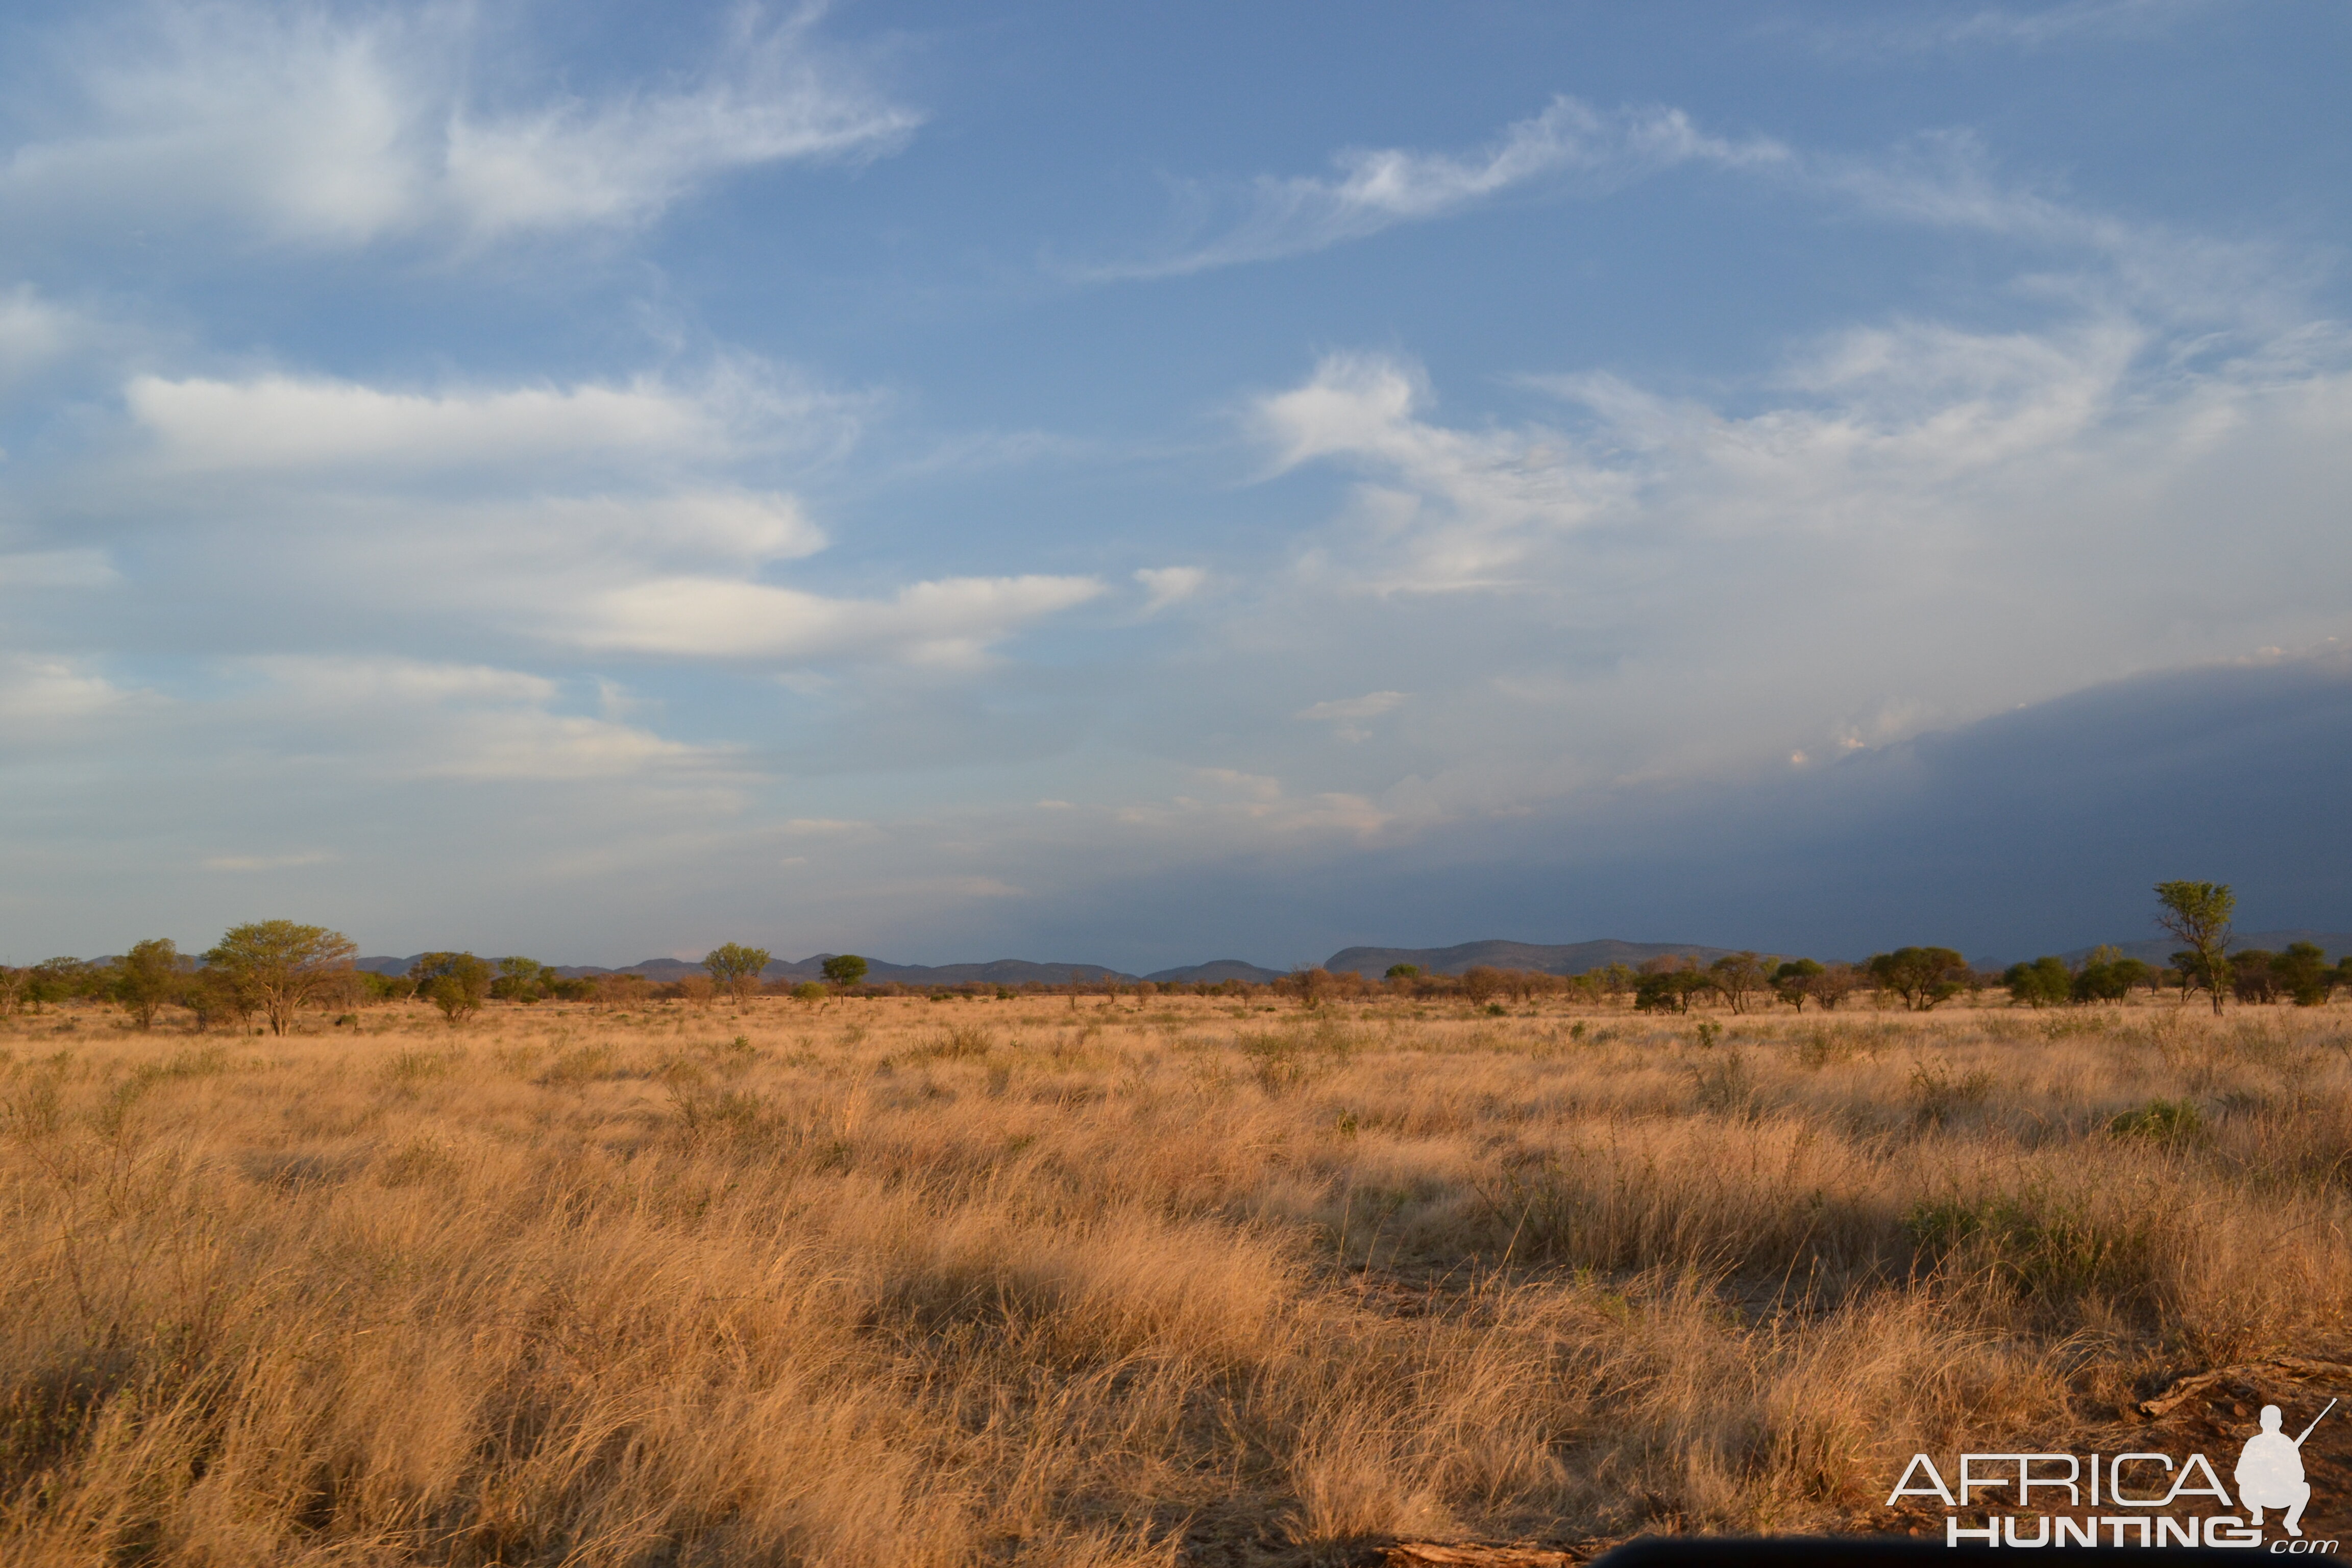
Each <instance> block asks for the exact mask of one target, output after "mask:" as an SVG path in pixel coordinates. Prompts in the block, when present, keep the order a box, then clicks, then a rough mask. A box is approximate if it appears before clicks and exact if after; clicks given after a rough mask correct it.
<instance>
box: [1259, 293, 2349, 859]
mask: <svg viewBox="0 0 2352 1568" xmlns="http://www.w3.org/2000/svg"><path fill="white" fill-rule="evenodd" d="M2201 347H2202V349H2203V352H2204V357H2202V358H2200V359H2199V360H2196V361H2187V360H2185V359H2184V356H2183V355H2182V353H2180V352H2179V351H2180V340H2179V334H2177V333H2176V332H2174V331H2170V330H2168V329H2167V328H2166V327H2164V326H2163V325H2162V324H2161V323H2157V322H2150V321H2143V320H2136V319H2134V318H2132V317H2129V316H2127V315H2125V314H2121V313H2114V312H2111V313H2105V314H2099V315H2094V316H2089V317H2085V318H2082V319H2079V320H2077V321H2074V322H2072V323H2071V324H2067V325H2063V326H2059V327H2053V328H2050V329H2047V330H2044V331H2039V332H2023V331H2012V332H1970V331H1962V330H1960V329H1958V328H1954V327H1950V326H1947V325H1942V324H1938V323H1933V322H1922V321H1894V322H1891V323H1887V324H1884V325H1879V326H1874V327H1871V328H1866V329H1856V330H1853V331H1846V332H1841V333H1835V334H1832V335H1830V336H1829V337H1827V338H1825V339H1823V340H1822V341H1821V342H1818V343H1816V344H1814V345H1812V346H1811V348H1809V349H1807V350H1806V351H1804V352H1802V353H1800V354H1798V355H1797V356H1795V357H1794V358H1793V359H1792V360H1791V362H1790V363H1789V364H1788V365H1787V366H1786V367H1785V368H1784V369H1783V370H1782V371H1780V373H1779V374H1777V375H1776V376H1774V377H1772V378H1770V379H1769V380H1766V381H1761V382H1758V383H1755V384H1749V385H1748V386H1745V387H1742V388H1740V389H1738V391H1737V392H1736V393H1735V394H1733V396H1735V397H1737V398H1738V400H1739V402H1740V403H1741V404H1743V405H1745V406H1743V407H1741V408H1740V409H1739V410H1738V411H1737V412H1735V411H1731V410H1728V409H1726V408H1723V407H1718V406H1715V405H1710V404H1708V403H1704V402H1699V401H1696V400H1693V399H1688V398H1675V397H1668V396H1664V395H1658V394H1655V393H1653V392H1650V391H1647V390H1645V389H1643V388H1640V387H1636V386H1633V385H1631V384H1627V383H1625V382H1623V381H1622V380H1618V379H1614V378H1611V377H1607V376H1601V375H1591V374H1587V375H1579V376H1564V377H1556V378H1550V379H1548V380H1542V381H1539V382H1538V383H1537V384H1539V385H1541V386H1543V387H1545V388H1547V389H1548V390H1550V391H1552V392H1554V393H1555V394H1557V395H1559V396H1561V397H1562V398H1563V399H1565V400H1567V401H1569V402H1570V403H1572V404H1573V405H1575V412H1576V413H1577V415H1578V416H1579V417H1578V418H1576V419H1574V420H1569V421H1562V422H1559V423H1557V424H1555V423H1531V424H1527V425H1523V426H1516V427H1512V426H1479V427H1469V428H1465V427H1460V426H1453V425H1449V424H1447V423H1444V422H1443V421H1442V420H1440V419H1439V418H1438V417H1437V416H1436V415H1435V413H1434V411H1433V398H1432V396H1431V395H1430V392H1429V389H1428V387H1427V386H1426V384H1425V382H1424V379H1423V376H1422V375H1421V374H1420V372H1419V371H1418V370H1417V369H1416V368H1415V367H1413V366H1412V365H1411V364H1410V363H1400V362H1397V361H1395V360H1392V359H1390V358H1387V357H1384V356H1379V355H1353V356H1347V355H1343V356H1335V357H1333V358H1332V359H1329V360H1327V361H1326V362H1325V363H1323V364H1321V365H1319V366H1318V368H1317V369H1316V371H1315V372H1314V374H1312V375H1310V376H1309V377H1308V378H1307V380H1306V381H1305V382H1304V383H1302V384H1299V385H1297V386H1296V387H1293V388H1291V389H1289V390H1287V391H1285V392H1282V393H1279V394H1276V395H1271V396H1268V397H1265V398H1264V399H1261V400H1260V401H1259V402H1258V403H1257V404H1256V405H1255V408H1254V422H1255V428H1256V429H1257V431H1258V433H1259V434H1260V436H1261V437H1262V438H1263V439H1264V441H1265V444H1266V446H1267V447H1268V449H1269V450H1270V451H1271V452H1272V454H1273V455H1274V458H1275V462H1276V469H1277V471H1279V470H1282V469H1287V468H1294V467H1297V466H1300V465H1309V464H1311V465H1318V466H1321V465H1328V466H1330V467H1333V468H1337V469H1339V471H1340V472H1341V473H1342V474H1343V475H1345V476H1346V477H1347V479H1349V481H1350V486H1351V488H1350V489H1349V494H1348V499H1347V500H1346V501H1345V503H1344V504H1343V506H1342V507H1341V509H1340V510H1339V513H1338V515H1337V516H1336V517H1335V518H1334V519H1333V521H1332V523H1331V525H1330V527H1329V528H1328V531H1325V532H1324V533H1323V535H1322V536H1321V537H1320V538H1317V539H1311V540H1309V541H1307V542H1306V543H1305V545H1304V547H1303V548H1302V549H1301V550H1300V551H1299V552H1298V554H1297V562H1296V570H1295V572H1294V573H1293V574H1291V575H1290V578H1289V580H1288V582H1287V584H1285V585H1284V587H1283V588H1282V590H1281V591H1280V592H1278V593H1271V594H1269V595H1268V597H1267V602H1266V606H1265V616H1266V617H1267V620H1266V624H1265V626H1250V627H1247V628H1245V629H1243V630H1238V631H1237V630H1236V629H1235V628H1234V627H1230V626H1229V627H1226V628H1223V629H1222V632H1221V635H1223V637H1227V638H1228V639H1231V640H1234V641H1235V642H1237V643H1239V644H1241V645H1242V646H1244V647H1248V648H1250V649H1251V650H1252V651H1251V653H1250V654H1249V656H1248V657H1250V658H1254V659H1259V660H1262V659H1263V658H1265V654H1264V651H1263V649H1264V648H1265V647H1274V646H1279V647H1320V646H1323V645H1324V644H1327V643H1331V644H1332V646H1334V647H1346V648H1349V649H1351V650H1353V656H1352V658H1340V657H1336V656H1335V657H1333V658H1330V659H1329V660H1328V662H1326V663H1325V664H1324V665H1323V666H1322V668H1325V669H1327V670H1337V669H1342V668H1355V669H1358V670H1371V671H1381V670H1385V669H1396V670H1400V671H1402V670H1412V671H1414V672H1416V673H1417V674H1419V675H1421V676H1422V677H1423V679H1445V678H1446V677H1447V676H1448V675H1449V673H1451V674H1452V675H1453V676H1454V679H1455V681H1456V685H1457V687H1458V693H1457V695H1456V696H1454V698H1453V699H1452V700H1449V701H1448V702H1447V703H1446V704H1445V705H1444V707H1443V708H1442V709H1436V708H1433V709H1431V710H1427V711H1424V712H1417V714H1416V722H1415V724H1414V726H1413V733H1412V736H1411V737H1409V738H1408V737H1397V738H1396V744H1397V745H1404V744H1408V743H1409V744H1411V745H1412V746H1414V747H1416V748H1425V751H1422V752H1404V753H1402V754H1400V756H1399V758H1398V761H1397V762H1396V763H1392V764H1391V765H1392V766H1399V767H1402V766H1404V765H1406V764H1405V762H1404V759H1405V758H1406V757H1409V756H1412V755H1425V756H1426V757H1427V758H1428V760H1429V763H1430V765H1431V766H1432V767H1433V770H1434V771H1433V772H1431V773H1424V774H1419V775H1410V776H1407V777H1404V778H1402V779H1400V780H1399V781H1398V782H1397V783H1396V784H1393V785H1391V787H1390V788H1389V789H1388V790H1386V791H1385V792H1381V793H1375V794H1373V795H1370V798H1371V799H1372V800H1373V801H1374V802H1375V804H1376V805H1379V806H1380V808H1381V809H1382V810H1384V811H1390V812H1394V813H1397V814H1399V815H1400V816H1403V817H1408V818H1411V817H1415V816H1417V815H1418V814H1421V813H1423V812H1424V811H1436V812H1439V813H1441V814H1444V813H1448V812H1457V811H1467V810H1476V811H1488V810H1500V809H1507V808H1509V807H1510V806H1511V805H1512V804H1513V803H1514V802H1525V801H1528V800H1533V799H1541V798H1545V797H1547V796H1552V795H1559V794H1561V793H1564V792H1570V793H1572V792H1573V791H1575V790H1578V789H1582V788H1587V787H1597V786H1603V785H1606V784H1609V783H1611V782H1612V781H1613V780H1622V779H1627V778H1634V777H1640V778H1654V779H1663V778H1669V777H1674V776H1677V775H1679V774H1686V773H1690V772H1693V771H1698V772H1705V771H1707V770H1710V769H1714V768H1717V767H1721V766H1725V765H1729V764H1730V763H1731V760H1732V759H1735V758H1740V757H1750V758H1760V757H1771V758H1774V759H1785V758H1786V757H1788V756H1789V755H1790V752H1792V751H1797V752H1805V753H1807V754H1809V755H1822V754H1826V753H1833V752H1836V751H1838V750H1841V749H1852V747H1853V745H1855V744H1857V743H1858V744H1864V745H1870V746H1876V745H1880V744H1883V743H1885V742H1888V741H1891V740H1895V739H1899V738H1901V737H1903V736H1905V735H1908V734H1914V733H1916V732H1918V731H1921V730H1922V729H1925V728H1931V727H1935V726H1937V725H1941V724H1948V723H1952V722H1957V721H1962V720H1965V719H1968V718H1971V717H1975V716H1978V715H1979V714H1982V713H1985V712H1989V711H1991V710H1994V709H1996V708H2005V707H2007V706H2009V705H2011V704H2012V703H2014V702H2015V701H2017V700H2020V699H2021V698H2022V699H2029V700H2030V699H2035V698H2041V697H2046V696H2053V695H2055V694H2057V693H2058V692H2060V691H2063V690H2065V689H2071V688H2073V687H2075V686H2079V685H2082V684H2084V683H2085V682H2087V681H2090V680H2095V679H2108V678H2113V677H2116V676H2121V675H2125V674H2129V673H2132V672H2135V671H2137V670H2143V669H2149V668H2166V667H2170V666H2174V665H2178V664H2179V663H2180V662H2182V661H2183V660H2187V659H2195V658H2220V657H2225V656H2226V655H2228V654H2229V653H2231V652H2232V651H2234V650H2236V649H2239V648H2242V647H2251V646H2257V645H2260V644H2266V643H2300V642H2307V641H2313V640H2316V639H2317V638H2318V637H2323V636H2325V635H2327V634H2329V633H2334V632H2338V631H2340V628H2341V616H2342V608H2341V603H2340V595H2337V594H2336V593H2335V592H2334V591H2333V590H2332V589H2331V587H2330V586H2329V584H2331V583H2332V582H2334V581H2335V579H2334V578H2333V577H2331V576H2330V575H2329V574H2328V573H2327V572H2325V571H2323V572H2320V573H2318V574H2316V575H2308V574H2295V573H2294V572H2292V571H2283V570H2282V566H2281V563H2285V562H2304V563H2311V564H2313V565H2316V564H2317V563H2322V562H2329V561H2340V560H2341V557H2342V543H2341V536H2340V522H2339V521H2337V509H2336V508H2335V505H2334V502H2332V501H2331V500H2329V499H2328V498H2329V497H2331V496H2340V494H2341V493H2342V489H2343V488H2344V487H2346V486H2352V334H2347V333H2346V332H2344V331H2340V330H2327V329H2321V328H2306V329H2304V330H2300V331H2294V332H2289V333H2286V334H2284V335H2283V336H2281V337H2279V338H2277V339H2275V340H2269V341H2259V342H2241V343H2240V346H2239V352H2237V353H2235V354H2234V355H2231V356H2228V357H2224V356H2223V355H2221V353H2216V352H2214V351H2215V345H2214V343H2213V342H2211V341H2210V340H2203V341H2202V342H2201ZM2217 530H2220V531H2219V532H2217ZM2224 537H2226V538H2227V540H2228V541H2229V542H2228V544H2227V546H2226V547H2225V548H2221V549H2219V550H2218V551H2217V550H2216V548H2215V546H2216V542H2218V541H2219V540H2221V539H2222V538H2224ZM2192 563H2193V564H2192ZM1441 588H1442V589H1446V590H1450V591H1451V594H1452V597H1451V599H1450V600H1433V599H1428V598H1423V599H1422V600H1421V601H1420V602H1418V603H1416V604H1414V605H1411V606H1410V607H1409V608H1407V609H1405V610H1403V611H1402V613H1400V610H1399V609H1398V608H1396V607H1395V606H1394V605H1393V599H1394V596H1395V595H1401V594H1411V593H1415V592H1422V593H1424V594H1425V592H1426V591H1428V590H1431V589H1441ZM2273 626H2281V627H2286V628H2289V631H2288V635H2287V636H2286V637H2281V636H2279V635H2278V634H2276V633H2274V632H2271V631H2267V630H2265V629H2264V628H2268V627H2273ZM1307 627H1318V628H1321V629H1320V630H1318V631H1311V632H1310V631H1306V630H1303V629H1302V628H1307ZM1333 639H1338V640H1337V642H1336V643H1335V642H1333ZM1474 670H1477V671H1484V672H1486V673H1487V674H1489V675H1492V676H1494V677H1495V678H1496V679H1493V680H1492V681H1491V682H1489V683H1488V684H1487V686H1486V687H1482V686H1481V684H1480V683H1479V682H1478V681H1476V680H1475V679H1471V678H1470V674H1469V672H1471V671H1474ZM1355 700H1356V699H1351V700H1349V701H1355ZM1297 717H1298V718H1301V719H1309V720H1323V721H1329V722H1333V723H1338V724H1349V725H1350V726H1351V727H1354V728H1358V729H1360V728H1361V726H1360V725H1358V724H1357V723H1356V721H1354V720H1353V719H1352V718H1351V716H1349V715H1348V714H1345V713H1343V712H1341V711H1340V709H1339V704H1338V703H1318V704H1315V705H1314V706H1312V707H1309V708H1307V709H1305V710H1300V711H1299V712H1298V713H1297ZM1522 737H1523V738H1524V740H1522ZM1563 737H1572V741H1570V740H1564V739H1563ZM1367 738H1369V737H1367ZM1393 749H1394V748H1393V747H1391V750H1393Z"/></svg>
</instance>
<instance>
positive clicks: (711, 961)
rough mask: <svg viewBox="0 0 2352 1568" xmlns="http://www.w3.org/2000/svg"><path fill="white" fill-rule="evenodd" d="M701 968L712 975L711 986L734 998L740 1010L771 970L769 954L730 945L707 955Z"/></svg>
mask: <svg viewBox="0 0 2352 1568" xmlns="http://www.w3.org/2000/svg"><path fill="white" fill-rule="evenodd" d="M702 967H703V968H705V969H707V970H709V971H710V983H711V984H713V985H716V986H718V987H719V989H720V990H722V991H725V992H727V993H728V994H730V995H732V996H733V997H734V998H735V1005H736V1006H738V1007H740V1006H741V1005H743V998H745V997H746V996H749V995H750V994H751V993H752V992H754V991H756V990H758V989H759V988H760V974H761V971H763V970H765V969H766V968H767V967H768V950H767V949H766V948H764V947H745V946H744V945H743V944H742V943H741V942H727V943H725V944H724V945H722V946H719V947H714V948H712V949H711V950H710V951H709V952H706V953H704V954H703V955H702Z"/></svg>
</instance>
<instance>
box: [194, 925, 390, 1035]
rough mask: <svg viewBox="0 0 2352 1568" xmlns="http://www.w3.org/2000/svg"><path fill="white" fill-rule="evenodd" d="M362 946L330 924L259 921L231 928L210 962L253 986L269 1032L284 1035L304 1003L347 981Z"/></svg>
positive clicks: (207, 960)
mask: <svg viewBox="0 0 2352 1568" xmlns="http://www.w3.org/2000/svg"><path fill="white" fill-rule="evenodd" d="M358 951H359V948H358V947H357V945H356V944H354V943H353V942H352V939H351V938H349V937H347V936H345V935H344V934H343V933H342V932H341V931H329V930H328V929H327V928H326V927H325V926H306V925H299V924H297V923H296V922H294V921H254V922H252V923H251V924H249V925H241V926H236V927H232V928H231V929H230V930H229V931H227V932H226V934H225V935H223V936H222V938H221V939H220V941H219V942H216V943H215V944H214V945H213V948H212V951H211V952H207V953H205V963H209V964H212V965H214V966H215V967H216V968H219V969H222V970H224V971H226V972H227V973H228V974H229V975H230V977H231V978H232V979H235V980H237V981H241V982H243V983H245V984H249V985H251V986H252V987H253V990H254V994H256V995H257V996H258V997H259V998H260V999H261V1010H262V1013H263V1014H264V1015H265V1016H267V1017H268V1019H269V1032H270V1033H271V1034H273V1035H282V1034H284V1033H285V1032H286V1029H287V1026H289V1024H291V1023H293V1021H294V1014H295V1011H296V1010H297V1009H298V1008H299V1007H300V1006H301V1005H302V1004H304V1003H305V1002H308V1001H310V999H311V998H312V997H313V996H316V995H319V994H321V993H322V992H331V991H333V990H334V989H335V988H337V987H339V986H341V984H343V981H344V977H345V976H347V975H349V974H350V973H351V972H352V954H353V953H355V952H358Z"/></svg>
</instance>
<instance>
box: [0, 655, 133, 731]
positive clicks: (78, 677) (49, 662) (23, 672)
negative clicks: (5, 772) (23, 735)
mask: <svg viewBox="0 0 2352 1568" xmlns="http://www.w3.org/2000/svg"><path fill="white" fill-rule="evenodd" d="M145 700H147V699H146V694H145V693H142V692H138V691H133V690H129V689H124V688H122V687H120V686H117V685H115V684H114V683H113V682H112V681H110V680H108V679H106V678H105V677H104V676H102V675H100V674H98V673H96V672H95V671H93V670H91V669H89V668H86V667H85V666H83V665H82V664H80V663H79V662H77V661H76V660H73V659H70V658H55V657H50V656H45V655H39V654H0V719H5V720H7V721H10V722H12V723H29V724H38V723H44V722H48V723H57V722H64V721H72V720H76V719H90V718H96V717H99V716H100V715H102V714H108V713H113V712H118V711H121V710H126V709H129V708H131V707H132V706H134V705H138V704H141V703H142V702H143V701H145Z"/></svg>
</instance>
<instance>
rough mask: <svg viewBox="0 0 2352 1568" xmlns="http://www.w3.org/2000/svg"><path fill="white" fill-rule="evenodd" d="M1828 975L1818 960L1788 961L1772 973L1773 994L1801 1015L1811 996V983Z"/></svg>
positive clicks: (1823, 965)
mask: <svg viewBox="0 0 2352 1568" xmlns="http://www.w3.org/2000/svg"><path fill="white" fill-rule="evenodd" d="M1826 973H1829V970H1828V967H1827V966H1826V965H1825V964H1823V963H1822V962H1821V961H1820V960H1819V959H1812V958H1791V959H1788V960H1786V961H1784V962H1783V963H1781V964H1780V966H1779V967H1778V968H1776V969H1774V970H1773V971H1772V991H1773V994H1775V995H1777V996H1779V997H1780V1000H1781V1001H1783V1002H1786V1003H1787V1004H1788V1005H1790V1006H1791V1007H1794V1008H1795V1009H1796V1010H1797V1011H1798V1012H1800V1013H1801V1012H1803V1011H1804V1010H1805V1003H1806V1002H1807V1001H1808V1000H1810V999H1811V996H1812V994H1813V984H1812V983H1813V982H1814V981H1816V980H1819V979H1820V978H1821V977H1822V975H1824V974H1826Z"/></svg>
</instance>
